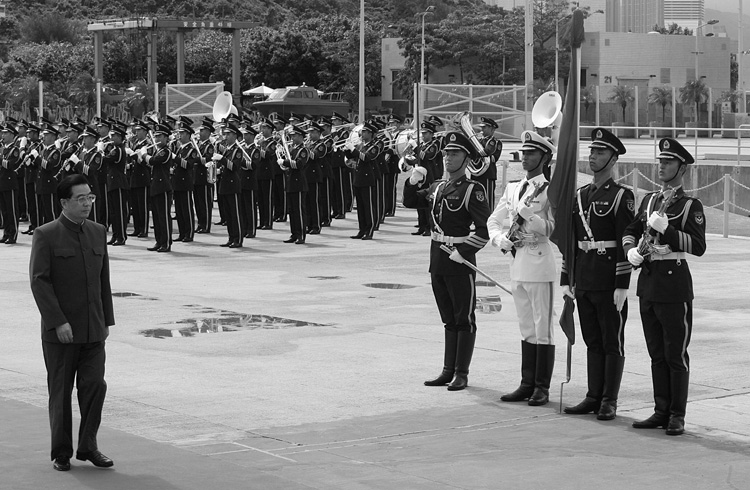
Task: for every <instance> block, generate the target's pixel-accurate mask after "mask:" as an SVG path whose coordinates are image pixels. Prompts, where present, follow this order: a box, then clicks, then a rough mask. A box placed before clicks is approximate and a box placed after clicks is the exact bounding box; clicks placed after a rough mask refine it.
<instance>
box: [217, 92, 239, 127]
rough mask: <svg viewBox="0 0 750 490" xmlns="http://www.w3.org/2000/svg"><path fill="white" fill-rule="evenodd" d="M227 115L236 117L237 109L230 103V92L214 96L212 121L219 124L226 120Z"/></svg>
mask: <svg viewBox="0 0 750 490" xmlns="http://www.w3.org/2000/svg"><path fill="white" fill-rule="evenodd" d="M229 114H234V115H235V116H236V115H237V107H235V105H234V104H233V103H232V94H231V93H230V92H222V93H220V94H219V95H218V96H216V100H215V101H214V107H213V117H214V121H216V122H221V121H223V120H224V119H226V118H227V117H228V116H229Z"/></svg>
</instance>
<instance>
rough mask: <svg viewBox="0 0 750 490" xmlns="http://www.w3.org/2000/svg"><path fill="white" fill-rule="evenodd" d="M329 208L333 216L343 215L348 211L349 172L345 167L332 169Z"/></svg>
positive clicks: (349, 198) (349, 197)
mask: <svg viewBox="0 0 750 490" xmlns="http://www.w3.org/2000/svg"><path fill="white" fill-rule="evenodd" d="M331 187H332V190H331V207H332V209H333V215H334V216H339V215H345V214H346V212H347V211H348V210H349V203H350V202H351V200H352V198H351V196H350V195H349V192H351V188H350V187H349V172H348V169H347V168H345V167H334V169H333V179H332V181H331Z"/></svg>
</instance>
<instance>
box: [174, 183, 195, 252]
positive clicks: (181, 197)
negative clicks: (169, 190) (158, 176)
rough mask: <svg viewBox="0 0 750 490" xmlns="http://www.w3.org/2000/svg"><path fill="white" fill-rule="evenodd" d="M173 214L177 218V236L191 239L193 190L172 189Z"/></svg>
mask: <svg viewBox="0 0 750 490" xmlns="http://www.w3.org/2000/svg"><path fill="white" fill-rule="evenodd" d="M174 214H175V218H177V232H178V233H179V237H180V238H189V239H191V240H192V239H193V237H194V236H195V209H194V208H193V191H174Z"/></svg>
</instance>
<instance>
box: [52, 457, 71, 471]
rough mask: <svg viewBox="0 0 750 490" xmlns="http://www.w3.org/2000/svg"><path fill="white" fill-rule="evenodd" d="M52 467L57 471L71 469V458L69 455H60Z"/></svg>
mask: <svg viewBox="0 0 750 490" xmlns="http://www.w3.org/2000/svg"><path fill="white" fill-rule="evenodd" d="M52 467H53V468H54V469H56V470H57V471H69V470H70V458H69V457H67V456H58V457H56V458H55V460H54V461H53V462H52Z"/></svg>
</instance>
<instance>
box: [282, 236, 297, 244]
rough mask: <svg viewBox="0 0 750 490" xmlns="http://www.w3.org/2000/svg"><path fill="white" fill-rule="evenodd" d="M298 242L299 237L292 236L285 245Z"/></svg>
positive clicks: (285, 241)
mask: <svg viewBox="0 0 750 490" xmlns="http://www.w3.org/2000/svg"><path fill="white" fill-rule="evenodd" d="M296 241H297V237H296V236H290V237H289V238H287V239H286V240H284V243H294V242H296Z"/></svg>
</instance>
